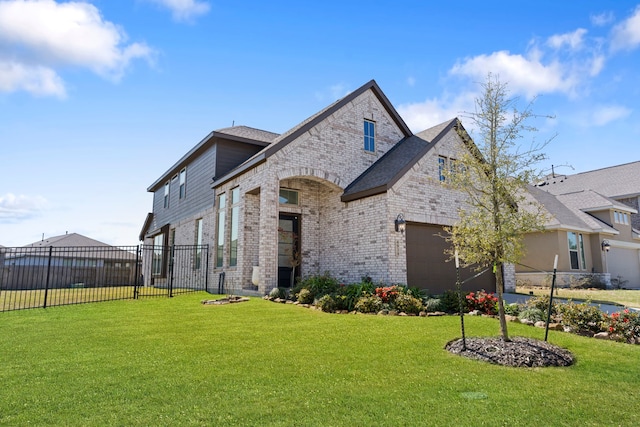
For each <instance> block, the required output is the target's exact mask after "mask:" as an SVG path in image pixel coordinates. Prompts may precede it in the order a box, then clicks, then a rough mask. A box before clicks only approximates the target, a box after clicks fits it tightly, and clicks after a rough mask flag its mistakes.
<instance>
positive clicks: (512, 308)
mask: <svg viewBox="0 0 640 427" xmlns="http://www.w3.org/2000/svg"><path fill="white" fill-rule="evenodd" d="M504 314H508V315H509V316H518V314H520V306H519V305H518V304H517V303H515V302H514V303H513V304H505V305H504Z"/></svg>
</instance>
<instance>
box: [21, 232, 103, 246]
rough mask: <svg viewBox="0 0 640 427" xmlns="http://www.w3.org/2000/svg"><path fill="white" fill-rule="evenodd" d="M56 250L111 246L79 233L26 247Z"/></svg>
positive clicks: (49, 238) (54, 237)
mask: <svg viewBox="0 0 640 427" xmlns="http://www.w3.org/2000/svg"><path fill="white" fill-rule="evenodd" d="M49 246H53V247H54V248H69V247H72V246H109V247H110V246H111V245H108V244H106V243H103V242H100V241H98V240H94V239H91V238H89V237H87V236H83V235H82V234H78V233H70V234H63V235H61V236H53V237H47V238H46V239H43V240H41V241H39V242H34V243H31V244H28V245H25V246H24V247H25V248H27V247H31V248H38V247H49Z"/></svg>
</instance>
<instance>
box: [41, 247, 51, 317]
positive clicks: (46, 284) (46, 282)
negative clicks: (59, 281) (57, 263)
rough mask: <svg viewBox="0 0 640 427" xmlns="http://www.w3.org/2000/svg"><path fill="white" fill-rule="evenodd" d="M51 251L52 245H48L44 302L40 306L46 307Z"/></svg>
mask: <svg viewBox="0 0 640 427" xmlns="http://www.w3.org/2000/svg"><path fill="white" fill-rule="evenodd" d="M52 252H53V246H49V258H48V260H47V278H46V280H45V283H44V304H43V306H42V308H47V297H48V295H49V276H50V275H51V254H52Z"/></svg>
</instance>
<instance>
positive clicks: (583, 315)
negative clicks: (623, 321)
mask: <svg viewBox="0 0 640 427" xmlns="http://www.w3.org/2000/svg"><path fill="white" fill-rule="evenodd" d="M556 309H557V310H558V313H559V315H560V317H561V319H562V324H563V325H564V326H567V327H569V328H570V329H571V331H572V332H575V333H577V334H585V335H591V334H596V333H598V332H601V331H602V330H603V329H604V328H605V327H606V326H605V325H606V322H605V321H606V320H607V315H606V314H604V313H603V312H602V311H600V308H599V307H596V306H593V305H591V304H589V302H583V303H580V304H576V303H574V302H571V301H569V302H568V303H566V304H558V306H557V307H556Z"/></svg>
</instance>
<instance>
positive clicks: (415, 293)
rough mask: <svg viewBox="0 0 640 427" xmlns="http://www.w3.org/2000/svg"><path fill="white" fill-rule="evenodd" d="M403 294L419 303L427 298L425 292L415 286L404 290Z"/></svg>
mask: <svg viewBox="0 0 640 427" xmlns="http://www.w3.org/2000/svg"><path fill="white" fill-rule="evenodd" d="M405 293H406V294H409V295H411V296H412V297H414V298H416V299H419V300H421V301H422V300H423V299H424V298H425V297H426V296H427V291H425V290H424V289H421V288H418V287H415V286H413V287H410V288H405Z"/></svg>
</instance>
